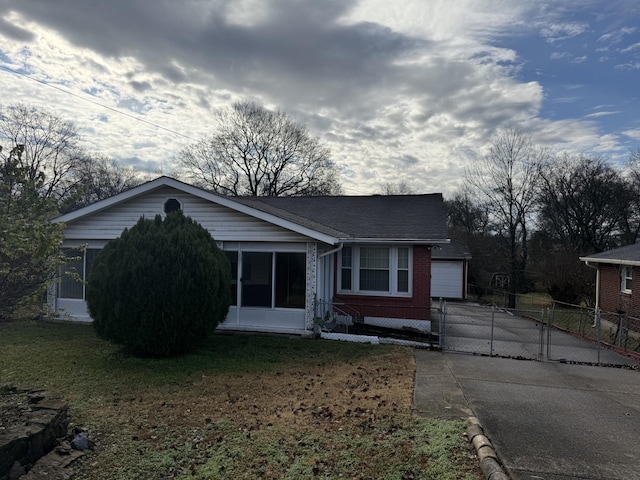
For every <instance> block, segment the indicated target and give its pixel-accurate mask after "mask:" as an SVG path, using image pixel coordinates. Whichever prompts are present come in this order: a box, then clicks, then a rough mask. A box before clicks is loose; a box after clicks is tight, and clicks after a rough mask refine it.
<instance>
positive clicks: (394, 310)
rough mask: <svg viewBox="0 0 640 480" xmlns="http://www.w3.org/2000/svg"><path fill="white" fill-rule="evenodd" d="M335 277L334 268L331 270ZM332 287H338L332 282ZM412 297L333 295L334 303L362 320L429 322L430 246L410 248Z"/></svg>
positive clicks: (336, 269) (336, 283)
mask: <svg viewBox="0 0 640 480" xmlns="http://www.w3.org/2000/svg"><path fill="white" fill-rule="evenodd" d="M335 271H336V274H338V265H337V264H336V268H335ZM334 284H335V285H336V288H337V285H338V282H337V281H335V282H334ZM412 292H413V295H412V296H411V297H386V296H382V295H380V296H378V295H375V296H373V295H345V294H338V293H336V292H334V294H335V295H334V296H335V298H336V300H338V301H340V302H342V303H345V304H346V305H347V308H346V310H347V311H348V312H350V311H351V309H353V310H355V311H357V312H358V313H359V314H360V315H362V316H366V317H387V318H410V319H414V320H430V319H431V247H428V246H424V245H415V246H414V247H413V290H412Z"/></svg>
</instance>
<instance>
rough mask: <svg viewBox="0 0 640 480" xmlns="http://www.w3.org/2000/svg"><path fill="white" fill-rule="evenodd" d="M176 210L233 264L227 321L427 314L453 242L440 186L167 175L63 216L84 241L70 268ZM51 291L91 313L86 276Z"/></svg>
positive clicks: (58, 311)
mask: <svg viewBox="0 0 640 480" xmlns="http://www.w3.org/2000/svg"><path fill="white" fill-rule="evenodd" d="M176 209H181V210H182V211H183V212H184V214H185V215H187V216H189V217H191V218H193V219H194V220H196V221H197V222H199V223H200V224H201V225H203V226H204V227H205V228H206V229H207V230H208V231H209V232H210V233H211V235H212V236H213V237H214V238H215V239H216V241H217V242H218V245H219V246H220V248H221V249H222V250H223V251H224V252H225V253H226V255H227V257H228V259H229V261H230V263H231V265H232V272H233V278H232V297H233V302H232V307H231V309H230V311H229V314H228V315H227V318H226V320H225V321H224V323H223V324H221V325H220V326H219V328H221V329H232V330H247V331H263V332H282V333H304V332H308V331H309V330H311V329H312V328H313V325H314V318H317V316H318V315H319V311H320V310H322V311H325V310H326V309H327V308H329V309H339V310H340V311H341V312H347V313H348V315H352V316H353V317H360V319H367V318H384V319H412V320H429V319H430V304H431V297H432V292H431V286H432V285H431V282H432V280H431V254H432V249H433V247H435V246H441V245H446V244H447V243H448V239H447V235H446V215H445V209H444V205H443V201H442V195H441V194H429V195H401V196H380V195H374V196H336V197H225V196H220V195H216V194H213V193H210V192H207V191H205V190H202V189H200V188H196V187H194V186H191V185H188V184H185V183H182V182H180V181H177V180H175V179H172V178H168V177H160V178H158V179H155V180H153V181H151V182H148V183H145V184H143V185H140V186H138V187H135V188H133V189H131V190H128V191H126V192H124V193H121V194H119V195H115V196H113V197H111V198H108V199H106V200H103V201H100V202H97V203H95V204H93V205H89V206H87V207H84V208H81V209H79V210H77V211H74V212H71V213H68V214H66V215H63V216H61V217H59V218H57V219H56V220H55V221H57V222H63V223H64V224H65V229H64V244H63V248H65V249H78V248H81V252H80V254H79V255H80V261H78V262H76V264H75V265H70V266H68V267H67V268H74V269H75V271H76V272H77V273H78V274H79V276H80V277H81V278H82V279H86V278H87V275H88V273H89V271H90V269H91V263H92V261H93V258H94V257H95V255H96V253H97V252H98V251H99V250H100V249H101V248H103V247H104V246H105V244H106V243H107V242H108V241H109V240H112V239H114V238H117V237H119V236H120V234H121V233H122V230H123V229H124V228H125V227H131V226H133V225H134V224H135V223H136V222H137V221H138V219H139V218H140V217H141V216H145V217H147V218H153V217H154V216H155V215H158V214H160V215H166V214H167V213H168V212H171V211H173V210H176ZM70 251H71V252H72V253H71V255H72V256H74V257H76V258H77V257H78V250H70ZM203 294H206V292H203ZM49 298H50V302H49V303H50V309H51V310H52V311H53V312H54V314H55V315H60V316H65V317H67V318H70V319H75V320H79V321H91V319H90V317H89V314H88V312H87V308H86V303H85V285H84V284H83V283H82V282H77V281H74V280H73V278H71V277H69V276H63V277H62V280H61V281H60V282H59V283H58V284H57V285H55V288H54V289H53V290H52V291H51V292H50V295H49Z"/></svg>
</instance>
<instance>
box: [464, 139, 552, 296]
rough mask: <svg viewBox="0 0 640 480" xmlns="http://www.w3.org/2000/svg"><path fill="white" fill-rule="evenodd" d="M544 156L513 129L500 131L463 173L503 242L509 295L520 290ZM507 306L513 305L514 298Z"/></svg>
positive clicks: (544, 154)
mask: <svg viewBox="0 0 640 480" xmlns="http://www.w3.org/2000/svg"><path fill="white" fill-rule="evenodd" d="M546 156H547V153H546V152H545V151H544V150H543V149H541V148H537V147H535V146H534V145H533V143H532V141H531V139H530V138H529V137H526V136H524V135H522V134H521V133H520V132H519V131H517V130H514V129H509V130H503V131H500V132H499V133H498V134H497V135H496V136H495V137H494V139H493V140H492V143H491V148H490V150H489V153H488V155H486V156H485V157H484V158H483V159H481V160H480V161H479V162H478V163H477V164H476V165H474V166H473V167H471V168H469V169H468V171H467V172H466V179H467V182H468V183H469V185H470V186H471V187H473V188H475V189H476V190H477V193H478V194H479V195H480V197H481V198H482V199H483V200H484V201H485V202H486V204H487V206H488V208H489V212H490V215H491V219H492V221H493V224H494V226H495V228H496V231H497V234H498V235H499V237H500V238H501V239H502V240H503V245H504V253H505V257H506V260H507V265H508V269H509V273H510V275H511V282H510V293H517V292H518V291H520V290H521V289H522V288H523V287H524V282H525V270H526V266H527V259H528V255H529V253H528V243H527V242H528V235H529V232H528V228H529V223H530V216H531V215H532V213H533V210H534V207H535V200H536V188H537V183H538V173H539V165H540V164H541V162H542V161H543V159H544V158H546ZM510 306H515V297H514V295H511V296H510Z"/></svg>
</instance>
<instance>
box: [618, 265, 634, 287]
mask: <svg viewBox="0 0 640 480" xmlns="http://www.w3.org/2000/svg"><path fill="white" fill-rule="evenodd" d="M620 277H621V278H620V289H621V290H622V292H624V293H631V287H632V286H633V267H630V266H627V267H622V271H621V272H620Z"/></svg>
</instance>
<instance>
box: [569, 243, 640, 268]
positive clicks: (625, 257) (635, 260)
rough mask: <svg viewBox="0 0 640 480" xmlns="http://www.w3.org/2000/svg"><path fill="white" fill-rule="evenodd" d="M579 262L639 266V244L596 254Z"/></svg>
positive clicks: (581, 258)
mask: <svg viewBox="0 0 640 480" xmlns="http://www.w3.org/2000/svg"><path fill="white" fill-rule="evenodd" d="M580 260H582V261H585V262H587V261H588V262H593V263H611V264H616V265H640V243H636V244H633V245H627V246H626V247H620V248H616V249H614V250H609V251H607V252H601V253H596V254H594V255H589V256H588V257H580Z"/></svg>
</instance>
